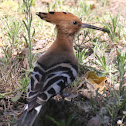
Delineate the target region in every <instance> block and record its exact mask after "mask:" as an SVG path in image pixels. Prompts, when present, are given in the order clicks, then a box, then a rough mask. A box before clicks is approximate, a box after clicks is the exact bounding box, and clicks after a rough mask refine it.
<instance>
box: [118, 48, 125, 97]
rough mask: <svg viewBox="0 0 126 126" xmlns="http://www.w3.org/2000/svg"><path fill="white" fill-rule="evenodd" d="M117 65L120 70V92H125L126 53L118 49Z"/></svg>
mask: <svg viewBox="0 0 126 126" xmlns="http://www.w3.org/2000/svg"><path fill="white" fill-rule="evenodd" d="M117 66H118V71H119V78H120V87H119V94H120V95H121V94H123V93H124V91H123V86H122V85H123V81H124V74H125V71H126V70H125V67H126V53H123V52H121V51H120V50H119V49H118V56H117Z"/></svg>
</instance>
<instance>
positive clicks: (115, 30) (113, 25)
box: [104, 14, 122, 41]
mask: <svg viewBox="0 0 126 126" xmlns="http://www.w3.org/2000/svg"><path fill="white" fill-rule="evenodd" d="M110 20H111V22H110V23H107V22H106V21H105V20H104V22H105V23H104V24H105V27H106V28H107V29H108V30H109V31H110V34H109V36H110V38H111V40H112V41H114V40H118V39H117V38H119V39H120V31H121V28H122V26H121V25H120V24H119V14H118V15H117V16H115V17H112V15H111V14H110Z"/></svg>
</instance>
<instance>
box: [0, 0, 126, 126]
mask: <svg viewBox="0 0 126 126" xmlns="http://www.w3.org/2000/svg"><path fill="white" fill-rule="evenodd" d="M34 1H35V3H33V5H32V7H31V12H32V14H33V21H32V29H31V30H32V31H33V30H34V29H35V35H34V38H33V41H32V46H33V53H38V52H39V53H43V51H46V50H47V49H48V47H49V46H50V45H51V44H52V42H53V41H54V39H55V36H56V32H55V26H54V25H52V24H50V23H47V22H45V21H42V20H41V19H39V18H38V17H37V16H36V15H35V13H36V12H39V11H42V12H48V11H69V12H71V13H73V14H75V15H76V16H78V17H80V18H81V19H82V21H83V22H88V23H91V24H93V25H97V26H101V27H103V26H105V23H108V24H111V18H110V14H111V15H112V17H116V16H117V14H118V13H119V21H118V22H117V24H118V25H121V31H119V27H117V29H116V34H114V38H113V40H112V39H111V37H110V36H109V35H108V34H106V33H101V32H99V31H94V30H90V33H89V34H88V35H89V36H86V39H85V42H84V43H83V44H82V45H81V44H80V43H78V44H80V45H81V48H87V49H89V50H90V49H92V48H93V49H94V47H95V48H96V47H98V48H99V49H100V50H102V52H105V54H106V55H109V58H110V59H112V58H113V57H116V56H117V55H118V54H117V53H116V52H117V48H119V49H120V50H121V52H125V53H126V46H125V45H126V28H125V26H126V22H125V18H126V8H125V6H126V2H125V1H123V0H120V1H118V0H109V1H108V0H92V1H89V0H87V1H85V2H84V1H83V0H78V2H77V3H76V4H75V3H73V2H71V1H70V0H67V1H65V2H63V3H62V2H61V1H60V0H58V1H56V0H54V2H51V3H49V2H42V0H41V1H40V0H34ZM5 2H7V1H4V0H3V1H0V31H1V32H0V67H1V69H0V97H1V98H0V100H1V102H0V116H1V117H0V118H1V119H0V120H3V118H6V121H5V123H1V124H0V125H8V126H9V125H10V120H12V117H13V116H12V115H13V114H12V113H13V112H15V111H16V112H15V113H14V116H16V115H18V111H20V109H21V108H20V107H18V109H17V110H16V109H15V108H16V107H15V104H16V103H17V104H18V103H19V104H20V105H21V106H23V105H22V103H20V101H18V102H16V103H15V102H12V101H11V98H12V97H14V96H16V95H17V94H18V93H19V92H21V91H22V90H23V89H22V87H23V86H22V84H24V82H25V80H22V78H26V81H27V80H28V78H29V75H30V72H31V71H32V70H29V69H27V68H28V67H26V66H24V64H25V63H27V60H26V61H24V57H23V58H22V56H24V55H21V54H22V51H23V50H24V49H25V48H26V43H25V41H24V38H23V36H25V35H26V30H25V28H24V25H23V22H22V20H24V19H25V16H24V12H23V10H24V5H23V2H20V1H18V0H13V1H11V2H10V3H9V4H6V3H5ZM8 5H10V6H8ZM13 22H15V23H16V24H18V23H19V24H18V25H17V26H19V28H18V32H17V33H13V29H15V27H16V26H14V24H13ZM7 24H8V26H9V27H8V26H7ZM86 31H87V29H86ZM9 34H11V37H10V36H9ZM80 34H81V36H80V38H79V41H80V42H81V40H82V39H83V35H84V33H83V30H81V32H80ZM14 38H15V39H14ZM76 40H77V38H76ZM87 40H90V41H88V42H86V41H87ZM75 48H76V47H75ZM98 48H96V52H97V53H98V54H100V52H99V50H98ZM89 50H88V51H89ZM112 50H114V51H113V52H115V53H113V52H112ZM26 53H27V52H26ZM109 58H108V57H106V59H109ZM92 60H93V61H94V60H96V59H95V56H94V55H91V56H88V58H87V59H86V60H85V61H87V65H88V66H90V67H94V68H95V69H96V70H97V71H100V72H101V75H102V74H104V72H105V71H104V70H103V69H102V66H99V65H96V64H93V63H92V62H91V61H92ZM114 60H115V59H114V58H113V60H112V61H111V64H109V68H110V67H111V69H109V71H108V73H107V74H106V76H107V79H108V82H109V84H111V85H113V84H114V85H115V84H117V83H119V81H120V80H119V72H117V66H116V67H113V65H115V64H114ZM23 62H24V63H23ZM82 72H83V73H84V70H82ZM104 75H105V74H104ZM81 76H84V75H83V74H81ZM80 80H82V79H81V78H80ZM80 80H79V81H80ZM82 81H83V80H82ZM124 84H125V82H124ZM111 85H109V86H110V87H111ZM23 91H24V90H23ZM99 104H100V102H99ZM3 113H4V114H3ZM6 113H11V114H10V115H11V116H9V117H8V116H6ZM121 115H122V114H121ZM118 117H120V116H118ZM120 118H122V117H120Z"/></svg>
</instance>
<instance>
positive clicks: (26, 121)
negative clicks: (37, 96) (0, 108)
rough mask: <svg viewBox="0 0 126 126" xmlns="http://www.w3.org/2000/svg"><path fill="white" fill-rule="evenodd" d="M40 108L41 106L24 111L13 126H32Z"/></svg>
mask: <svg viewBox="0 0 126 126" xmlns="http://www.w3.org/2000/svg"><path fill="white" fill-rule="evenodd" d="M41 107H42V105H40V106H38V107H35V108H34V109H32V110H31V111H27V109H25V111H24V112H23V114H22V115H21V116H20V118H19V119H18V120H17V121H16V123H15V124H14V126H32V125H33V123H34V121H35V119H36V117H37V115H38V114H39V112H40V110H41Z"/></svg>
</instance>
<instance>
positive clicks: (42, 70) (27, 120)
mask: <svg viewBox="0 0 126 126" xmlns="http://www.w3.org/2000/svg"><path fill="white" fill-rule="evenodd" d="M36 15H37V16H39V17H40V18H41V19H42V20H45V21H47V22H49V23H52V24H54V25H56V29H57V37H56V39H55V41H54V42H53V44H52V45H51V46H50V47H49V49H48V50H47V51H46V52H45V53H44V54H43V55H42V56H40V58H39V59H38V60H37V62H36V64H35V67H34V69H33V72H32V74H31V78H30V81H29V84H28V89H27V105H26V106H25V109H24V112H23V113H22V115H21V116H20V117H19V119H18V120H17V123H16V126H32V125H33V123H34V121H35V119H36V117H37V116H38V114H39V112H40V110H41V108H42V106H43V105H44V103H46V102H47V101H48V100H49V99H51V98H52V97H53V96H56V95H57V94H60V93H61V92H62V91H63V89H64V88H66V87H67V86H68V85H69V84H71V83H72V82H73V81H74V80H75V78H76V77H77V74H78V60H77V58H76V57H75V55H74V51H73V40H74V38H75V35H76V34H77V33H78V32H79V30H80V29H81V28H91V29H96V30H101V31H103V32H108V33H109V31H108V30H106V29H104V28H99V27H96V26H92V25H89V24H86V23H82V21H81V20H80V19H79V18H78V17H77V16H75V15H73V14H72V13H69V12H53V11H51V12H37V13H36Z"/></svg>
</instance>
